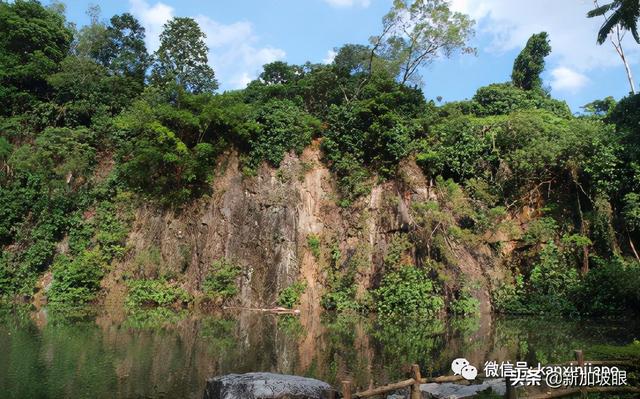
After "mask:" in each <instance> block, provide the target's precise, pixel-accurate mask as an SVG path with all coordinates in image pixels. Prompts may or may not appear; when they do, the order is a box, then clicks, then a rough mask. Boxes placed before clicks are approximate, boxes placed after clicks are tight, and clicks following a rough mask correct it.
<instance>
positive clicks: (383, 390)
mask: <svg viewBox="0 0 640 399" xmlns="http://www.w3.org/2000/svg"><path fill="white" fill-rule="evenodd" d="M574 353H575V357H576V360H575V361H572V362H566V363H562V364H559V365H574V364H577V365H578V366H584V365H585V363H589V364H590V365H593V366H609V365H616V366H617V365H629V366H635V367H638V366H639V365H638V362H633V361H630V360H602V361H601V360H592V361H588V362H585V360H584V355H583V352H582V350H575V351H574ZM476 378H485V376H484V374H478V376H477V377H476ZM457 381H466V380H465V379H464V378H463V377H462V376H460V375H451V376H441V377H435V378H423V377H422V376H421V374H420V366H418V365H417V364H414V365H412V366H411V378H409V379H406V380H403V381H399V382H394V383H392V384H387V385H383V386H380V387H376V388H371V389H367V390H365V391H360V392H352V391H353V388H352V382H351V381H350V380H344V381H342V398H343V399H354V398H369V397H373V396H380V395H385V394H389V393H392V392H395V391H397V390H400V389H405V388H410V391H409V392H410V395H409V397H410V399H421V398H422V394H421V392H420V384H426V383H431V382H437V383H443V382H457ZM505 385H506V394H505V397H506V398H507V399H516V398H517V397H518V396H519V393H520V392H518V391H517V390H516V387H515V386H513V385H512V383H511V380H510V379H509V378H505ZM594 392H598V393H600V392H619V393H640V388H639V387H629V386H620V387H580V388H568V389H560V390H553V391H550V392H547V393H542V394H534V395H532V396H529V395H527V396H521V397H524V398H531V399H551V398H560V397H564V396H569V395H575V394H581V396H582V397H586V395H587V394H588V393H594ZM524 394H525V395H526V392H525V393H524Z"/></svg>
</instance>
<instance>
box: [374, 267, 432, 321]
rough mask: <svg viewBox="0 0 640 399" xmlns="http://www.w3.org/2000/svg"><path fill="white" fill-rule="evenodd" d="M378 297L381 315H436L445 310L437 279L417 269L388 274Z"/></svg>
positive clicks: (377, 303)
mask: <svg viewBox="0 0 640 399" xmlns="http://www.w3.org/2000/svg"><path fill="white" fill-rule="evenodd" d="M374 297H375V300H376V309H377V311H378V313H380V314H382V315H384V316H415V317H428V316H435V315H437V314H438V312H439V311H440V310H442V308H443V307H444V300H443V299H442V297H441V296H439V295H438V293H437V290H436V286H435V284H434V282H433V280H431V279H430V278H429V277H428V275H427V273H426V271H425V270H423V269H420V268H417V267H415V266H404V267H402V268H401V269H399V270H398V271H393V272H390V273H387V274H385V276H384V277H383V278H382V282H381V283H380V287H379V288H378V289H376V290H375V292H374Z"/></svg>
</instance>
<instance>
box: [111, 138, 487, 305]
mask: <svg viewBox="0 0 640 399" xmlns="http://www.w3.org/2000/svg"><path fill="white" fill-rule="evenodd" d="M399 176H400V177H399V178H398V179H396V180H391V181H387V182H384V183H381V184H377V185H375V186H374V187H373V189H372V190H371V193H370V194H369V195H368V196H367V197H365V198H361V199H359V200H358V202H357V203H356V204H354V205H353V206H351V207H349V208H341V207H340V206H338V205H337V199H338V194H337V192H336V189H335V181H334V178H333V176H332V174H331V173H330V171H329V170H328V169H327V168H326V166H325V165H324V164H323V163H322V162H321V160H320V149H319V143H318V142H315V143H314V144H313V145H312V146H310V147H308V148H307V149H306V150H305V151H304V153H303V154H302V155H301V156H299V157H298V156H295V155H288V156H287V157H286V158H285V160H284V161H283V163H282V165H281V166H280V168H278V169H273V168H270V167H268V166H262V167H261V168H260V169H259V170H258V171H257V173H256V174H255V176H244V175H243V173H242V171H241V165H240V162H239V159H238V157H237V154H235V153H230V154H226V155H225V156H223V157H221V160H220V161H219V163H218V165H217V168H216V172H215V176H214V179H213V182H212V191H211V194H210V195H209V196H204V197H203V198H201V199H199V200H197V201H196V202H195V203H193V204H190V205H188V206H186V207H185V208H184V209H182V210H180V211H176V210H163V209H159V208H158V207H156V206H154V205H151V204H147V205H144V206H142V207H140V208H139V209H138V210H137V213H136V217H135V222H134V224H133V226H132V230H131V234H130V237H129V240H128V244H127V245H128V247H129V248H130V251H128V254H129V255H128V257H127V259H125V261H123V262H122V263H121V264H119V265H117V266H116V267H115V269H114V271H113V272H112V273H111V276H110V277H111V279H112V280H115V281H118V280H119V277H120V276H121V275H123V274H124V273H128V274H134V275H137V276H138V277H147V278H153V277H157V276H158V275H165V276H167V275H168V276H173V277H176V276H177V278H178V279H179V280H180V281H181V282H182V283H183V285H184V287H185V288H187V289H188V290H190V291H192V292H197V291H198V289H199V288H200V286H201V283H202V281H203V280H204V278H205V277H206V276H207V273H209V271H210V269H211V267H212V264H213V262H214V261H215V260H216V259H220V258H226V259H228V260H231V261H233V262H235V263H237V264H239V265H241V266H242V268H243V274H242V278H241V281H240V287H241V293H240V295H239V303H240V304H242V305H243V306H260V307H262V306H271V305H274V304H275V301H276V298H277V294H278V292H279V291H280V290H282V289H283V288H285V287H287V286H289V285H290V284H292V283H293V282H295V281H305V282H306V285H307V289H306V291H305V294H304V297H303V299H302V306H303V307H307V309H306V310H307V312H305V313H315V312H311V311H312V310H317V309H318V308H319V307H318V306H317V305H318V304H319V301H320V298H321V296H322V293H323V281H324V280H325V277H326V274H325V271H324V270H323V266H322V265H321V262H319V261H318V259H316V258H315V256H313V255H312V253H311V251H310V249H309V248H308V244H307V237H309V235H310V234H313V235H315V236H317V237H323V239H325V240H327V239H329V238H330V239H331V240H332V241H333V242H334V243H335V245H338V246H339V249H340V252H341V254H342V258H344V259H347V260H348V259H349V258H350V257H353V256H360V257H363V258H364V259H365V262H364V263H365V266H364V267H361V268H358V270H357V273H358V278H357V281H358V292H360V293H362V292H364V291H366V290H367V289H368V288H370V287H371V286H372V285H374V284H375V283H376V279H377V278H379V277H380V276H379V274H380V273H379V271H380V268H381V267H382V264H383V259H384V255H385V253H386V251H387V247H388V245H389V242H390V239H391V237H392V235H393V234H394V233H396V232H399V231H406V230H407V229H408V228H409V226H410V225H411V223H412V220H411V212H410V209H411V204H412V203H413V202H416V201H426V200H430V199H434V198H435V196H434V193H433V192H432V191H433V187H432V185H431V184H430V183H429V182H427V180H426V179H425V177H424V175H423V174H422V172H421V170H420V168H418V167H417V166H416V165H415V164H413V163H411V162H405V163H404V164H402V165H401V167H400V173H399ZM152 250H153V251H156V252H159V254H160V255H161V261H160V264H158V265H154V267H151V268H149V267H142V266H141V265H140V263H143V262H140V261H139V258H140V256H141V255H140V254H144V253H145V251H147V252H148V251H152ZM485 252H486V253H487V252H490V251H488V249H487V250H486V251H485ZM455 253H456V256H457V257H459V259H460V262H461V264H460V267H459V271H460V272H463V273H465V274H468V275H469V276H471V279H472V280H474V281H478V282H479V283H480V285H479V286H480V287H481V288H479V289H477V290H476V292H475V294H476V295H477V296H478V298H479V299H480V300H481V304H482V309H483V310H488V306H489V303H488V300H489V296H488V291H487V287H488V281H489V275H488V274H487V270H488V269H491V268H492V267H493V266H494V265H493V263H492V262H493V259H491V257H490V256H485V257H479V256H478V255H477V254H476V253H474V252H473V251H472V250H469V249H466V248H464V247H457V248H456V251H455Z"/></svg>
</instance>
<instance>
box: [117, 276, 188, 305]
mask: <svg viewBox="0 0 640 399" xmlns="http://www.w3.org/2000/svg"><path fill="white" fill-rule="evenodd" d="M127 287H128V289H129V291H128V293H127V299H126V301H125V304H126V305H127V307H128V308H129V309H132V310H135V309H137V308H140V307H158V306H160V307H163V306H164V307H168V306H172V305H184V304H186V303H188V302H189V301H191V297H190V296H189V294H188V293H187V291H185V290H184V289H183V288H181V287H179V286H178V285H177V284H176V283H170V282H167V281H164V280H130V281H128V282H127Z"/></svg>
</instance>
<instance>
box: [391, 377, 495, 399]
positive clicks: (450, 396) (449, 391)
mask: <svg viewBox="0 0 640 399" xmlns="http://www.w3.org/2000/svg"><path fill="white" fill-rule="evenodd" d="M489 388H491V390H492V391H493V393H495V394H497V395H504V394H505V393H506V390H507V388H506V385H505V382H504V379H502V378H496V379H486V380H484V381H483V382H482V383H481V384H469V385H462V384H455V383H451V382H445V383H435V382H434V383H429V384H421V385H420V392H421V393H422V398H423V399H462V398H471V397H475V396H476V395H478V394H480V393H481V392H484V391H487V390H489ZM408 397H409V391H408V390H404V391H401V392H396V393H394V394H393V395H388V396H387V399H406V398H408Z"/></svg>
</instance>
